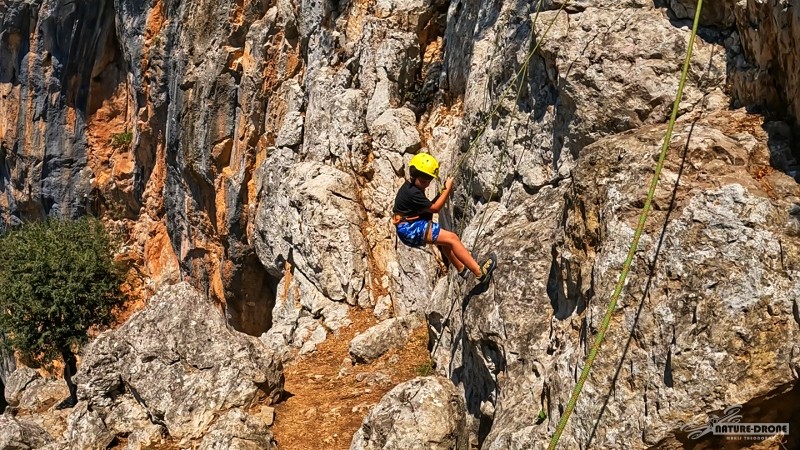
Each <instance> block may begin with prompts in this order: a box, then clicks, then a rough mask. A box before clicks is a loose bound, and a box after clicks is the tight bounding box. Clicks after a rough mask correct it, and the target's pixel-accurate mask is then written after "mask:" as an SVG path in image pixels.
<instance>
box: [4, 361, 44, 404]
mask: <svg viewBox="0 0 800 450" xmlns="http://www.w3.org/2000/svg"><path fill="white" fill-rule="evenodd" d="M40 378H41V376H40V375H39V372H37V371H35V370H33V369H31V368H30V367H20V368H18V369H17V370H15V371H14V372H12V373H11V376H9V377H8V380H7V381H6V387H5V393H4V394H5V398H6V401H7V402H8V404H9V405H11V406H17V405H19V402H20V400H21V399H22V394H23V392H24V391H25V390H26V389H27V388H28V386H30V385H31V384H32V383H34V382H35V381H36V380H38V379H40Z"/></svg>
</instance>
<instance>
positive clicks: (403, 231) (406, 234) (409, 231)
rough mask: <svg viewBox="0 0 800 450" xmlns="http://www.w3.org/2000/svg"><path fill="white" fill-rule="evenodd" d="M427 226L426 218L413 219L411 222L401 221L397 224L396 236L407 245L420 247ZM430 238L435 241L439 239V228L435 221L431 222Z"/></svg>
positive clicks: (423, 241) (423, 240)
mask: <svg viewBox="0 0 800 450" xmlns="http://www.w3.org/2000/svg"><path fill="white" fill-rule="evenodd" d="M427 228H428V221H427V220H415V221H413V222H401V223H400V224H398V225H397V236H398V237H399V238H400V240H401V241H403V244H406V245H407V246H409V247H420V246H423V245H425V231H426V230H427ZM431 228H432V231H431V238H433V241H434V242H436V240H437V239H439V231H440V230H441V228H440V227H439V224H438V223H436V222H431Z"/></svg>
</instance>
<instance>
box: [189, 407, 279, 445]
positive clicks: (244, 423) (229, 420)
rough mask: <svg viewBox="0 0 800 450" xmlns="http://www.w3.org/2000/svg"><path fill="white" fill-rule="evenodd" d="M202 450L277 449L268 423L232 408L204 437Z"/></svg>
mask: <svg viewBox="0 0 800 450" xmlns="http://www.w3.org/2000/svg"><path fill="white" fill-rule="evenodd" d="M198 448H199V449H200V450H228V449H230V450H272V449H276V448H277V447H276V446H275V443H274V442H273V441H272V434H271V433H270V431H269V429H268V428H267V424H265V423H264V421H263V420H262V419H260V418H255V417H252V416H248V415H246V414H244V413H243V412H242V411H240V410H236V409H234V410H231V411H230V412H228V413H227V414H225V415H224V416H223V417H221V418H219V419H218V420H217V423H216V424H215V425H214V427H213V428H212V429H211V430H210V431H209V433H208V434H206V436H205V437H204V438H203V441H202V442H201V443H200V447H198Z"/></svg>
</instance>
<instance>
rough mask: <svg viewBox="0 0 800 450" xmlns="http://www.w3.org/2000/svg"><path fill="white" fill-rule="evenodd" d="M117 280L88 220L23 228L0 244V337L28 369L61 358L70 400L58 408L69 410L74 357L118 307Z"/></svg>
mask: <svg viewBox="0 0 800 450" xmlns="http://www.w3.org/2000/svg"><path fill="white" fill-rule="evenodd" d="M121 274H122V272H121V270H119V267H118V266H117V265H116V264H115V263H114V260H113V256H112V250H111V242H110V238H109V236H108V234H107V233H106V231H105V229H104V228H103V225H102V224H101V223H100V222H99V221H97V220H95V219H87V218H85V219H79V220H48V221H46V222H36V223H30V224H26V225H22V226H20V227H16V228H12V229H10V230H7V231H6V232H5V233H4V234H3V235H2V236H0V331H2V332H4V333H5V334H6V336H7V338H8V344H9V345H10V346H11V347H13V348H14V349H15V350H17V351H18V352H19V354H20V356H21V357H22V359H23V360H26V361H27V362H29V363H31V364H33V365H39V364H42V363H46V362H49V361H52V360H54V359H56V358H57V357H59V356H60V357H61V358H63V360H64V379H65V381H66V382H67V386H69V389H70V398H69V399H67V400H66V401H64V402H63V403H62V405H61V406H62V407H68V406H72V405H74V404H75V403H76V402H77V397H76V390H77V389H76V386H75V384H74V383H73V382H72V375H74V374H75V371H76V370H77V367H76V361H75V353H74V351H75V349H76V348H77V347H78V346H80V345H81V344H84V343H85V342H86V341H87V340H88V335H87V330H88V329H89V327H90V326H92V325H101V326H102V325H108V324H109V323H110V321H111V319H112V309H113V308H114V306H117V305H119V304H121V302H122V300H123V296H122V294H121V292H120V285H121V281H122V276H121Z"/></svg>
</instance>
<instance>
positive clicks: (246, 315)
mask: <svg viewBox="0 0 800 450" xmlns="http://www.w3.org/2000/svg"><path fill="white" fill-rule="evenodd" d="M233 270H234V275H233V280H232V281H231V283H230V284H229V286H230V290H231V292H229V293H227V295H226V297H227V298H228V299H229V300H228V303H227V316H228V321H229V322H230V324H231V326H233V328H234V329H236V330H237V331H241V332H242V333H247V334H249V335H251V336H260V335H261V334H262V333H265V332H266V331H267V330H269V328H270V327H271V326H272V308H274V307H275V296H276V292H277V289H278V283H279V282H280V278H278V277H274V276H271V275H270V274H269V272H268V271H267V270H266V269H265V268H264V266H262V265H261V261H259V259H258V256H256V254H255V253H253V252H250V253H249V254H248V255H247V256H245V257H244V258H243V261H242V262H241V263H240V264H239V265H238V266H237V267H236V268H234V269H233Z"/></svg>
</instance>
